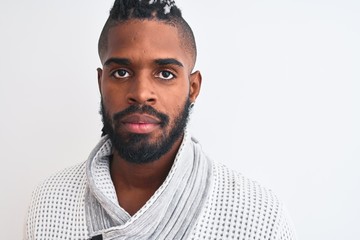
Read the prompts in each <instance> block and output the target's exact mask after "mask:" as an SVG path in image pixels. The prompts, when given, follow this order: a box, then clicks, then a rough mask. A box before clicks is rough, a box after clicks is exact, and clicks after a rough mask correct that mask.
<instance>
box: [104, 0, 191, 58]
mask: <svg viewBox="0 0 360 240" xmlns="http://www.w3.org/2000/svg"><path fill="white" fill-rule="evenodd" d="M132 19H140V20H157V21H161V22H164V23H166V24H170V25H172V26H175V27H177V28H178V30H179V37H181V38H182V40H183V41H182V42H183V44H184V46H185V50H187V51H188V52H189V53H190V54H191V55H192V56H193V61H194V63H195V61H196V52H197V51H196V43H195V37H194V34H193V32H192V30H191V28H190V26H189V24H188V23H187V22H186V21H185V20H184V19H183V17H182V14H181V10H180V9H179V8H178V7H177V6H176V5H175V1H174V0H115V2H114V6H113V7H112V8H111V10H110V16H109V18H108V19H107V21H106V23H105V26H104V27H103V30H102V32H101V35H100V38H99V43H98V52H99V56H100V58H101V56H102V54H103V53H104V52H105V51H106V49H107V43H108V32H109V29H110V28H112V27H114V26H116V25H117V24H119V23H122V22H126V21H128V20H132Z"/></svg>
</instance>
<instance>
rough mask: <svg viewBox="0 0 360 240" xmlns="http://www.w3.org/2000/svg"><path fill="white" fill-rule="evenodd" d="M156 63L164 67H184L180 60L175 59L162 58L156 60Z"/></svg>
mask: <svg viewBox="0 0 360 240" xmlns="http://www.w3.org/2000/svg"><path fill="white" fill-rule="evenodd" d="M155 63H156V64H157V65H159V66H164V65H177V66H179V67H184V65H183V64H182V63H181V62H179V61H178V60H176V59H175V58H161V59H156V60H155Z"/></svg>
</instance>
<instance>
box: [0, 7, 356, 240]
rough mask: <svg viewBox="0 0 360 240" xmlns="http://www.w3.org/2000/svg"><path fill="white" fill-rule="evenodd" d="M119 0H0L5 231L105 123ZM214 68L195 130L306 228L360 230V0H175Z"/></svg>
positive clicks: (203, 65) (319, 235)
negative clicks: (104, 55) (104, 91)
mask: <svg viewBox="0 0 360 240" xmlns="http://www.w3.org/2000/svg"><path fill="white" fill-rule="evenodd" d="M111 5H112V0H106V1H105V0H96V1H95V0H77V1H73V0H62V1H46V0H32V1H25V0H18V1H12V0H1V2H0V30H1V32H0V34H1V35H0V36H1V39H0V74H1V75H0V109H1V118H0V134H1V135H0V149H1V174H0V190H1V198H0V201H1V204H0V206H1V217H0V221H1V222H0V228H1V238H2V239H7V240H15V239H21V238H22V226H23V222H24V218H25V214H26V209H27V206H28V203H29V199H30V195H31V191H32V190H33V189H34V187H35V186H36V185H37V184H38V183H39V182H40V181H41V180H43V179H44V178H46V177H47V176H49V175H51V174H53V173H54V172H56V171H58V170H61V169H63V168H65V167H67V166H71V165H74V164H76V163H78V162H81V161H84V160H85V159H86V158H87V155H88V154H89V153H90V151H91V149H92V147H93V146H94V145H95V144H96V143H97V140H98V139H99V135H100V129H101V121H100V116H99V114H98V109H99V94H98V89H97V80H96V68H97V67H98V66H100V62H99V60H98V57H97V40H98V36H99V34H100V31H101V28H102V26H103V24H104V22H105V20H106V18H107V15H108V10H109V9H110V7H111ZM178 5H179V6H180V7H181V8H182V9H183V14H184V17H185V18H186V19H187V20H188V22H189V23H190V25H191V26H192V28H193V30H194V32H195V35H196V38H197V43H198V48H199V58H198V63H197V66H196V68H197V69H200V70H201V71H202V74H203V86H202V92H201V95H200V97H199V99H198V101H197V104H196V107H195V110H194V115H193V119H192V125H191V129H192V132H193V133H194V135H195V136H196V137H197V138H198V139H199V140H200V142H201V143H202V145H203V149H204V150H205V151H206V152H207V153H208V155H209V156H210V157H211V158H213V159H215V160H217V161H221V162H224V163H225V164H227V165H228V166H230V167H231V168H234V169H237V170H238V171H240V172H242V173H243V174H245V175H247V176H249V177H251V178H254V179H256V180H258V181H259V182H261V183H262V184H264V185H265V186H267V187H270V188H271V189H273V190H274V191H275V192H277V194H278V195H279V196H280V198H281V199H282V200H283V201H284V202H285V204H286V205H287V207H288V210H289V212H290V215H291V216H292V219H293V222H294V225H295V227H296V229H297V233H298V235H299V239H306V240H318V239H326V240H335V239H358V237H359V236H360V228H359V215H360V207H359V202H360V193H359V192H360V188H359V187H360V186H359V185H360V174H359V170H360V164H359V160H360V150H359V149H360V128H359V122H360V97H359V93H360V83H359V81H360V70H359V66H360V26H359V25H360V14H359V13H360V2H359V1H356V0H353V1H347V0H306V1H305V0H301V1H300V0H299V1H290V0H287V1H285V0H273V1H265V0H251V1H250V0H240V1H239V0H227V1H225V0H224V1H214V0H206V1H205V0H197V1H193V0H178Z"/></svg>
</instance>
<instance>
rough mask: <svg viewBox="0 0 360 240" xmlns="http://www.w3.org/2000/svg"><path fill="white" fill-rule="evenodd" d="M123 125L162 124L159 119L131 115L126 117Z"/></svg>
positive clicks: (142, 115)
mask: <svg viewBox="0 0 360 240" xmlns="http://www.w3.org/2000/svg"><path fill="white" fill-rule="evenodd" d="M121 122H123V123H138V124H160V121H159V120H158V119H157V118H154V117H152V116H149V115H145V114H131V115H128V116H126V117H124V118H123V119H122V120H121Z"/></svg>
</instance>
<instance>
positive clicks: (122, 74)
mask: <svg viewBox="0 0 360 240" xmlns="http://www.w3.org/2000/svg"><path fill="white" fill-rule="evenodd" d="M112 75H113V76H114V77H115V78H126V77H129V76H130V73H129V72H128V71H126V70H124V69H119V70H116V71H115V72H113V74H112Z"/></svg>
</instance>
